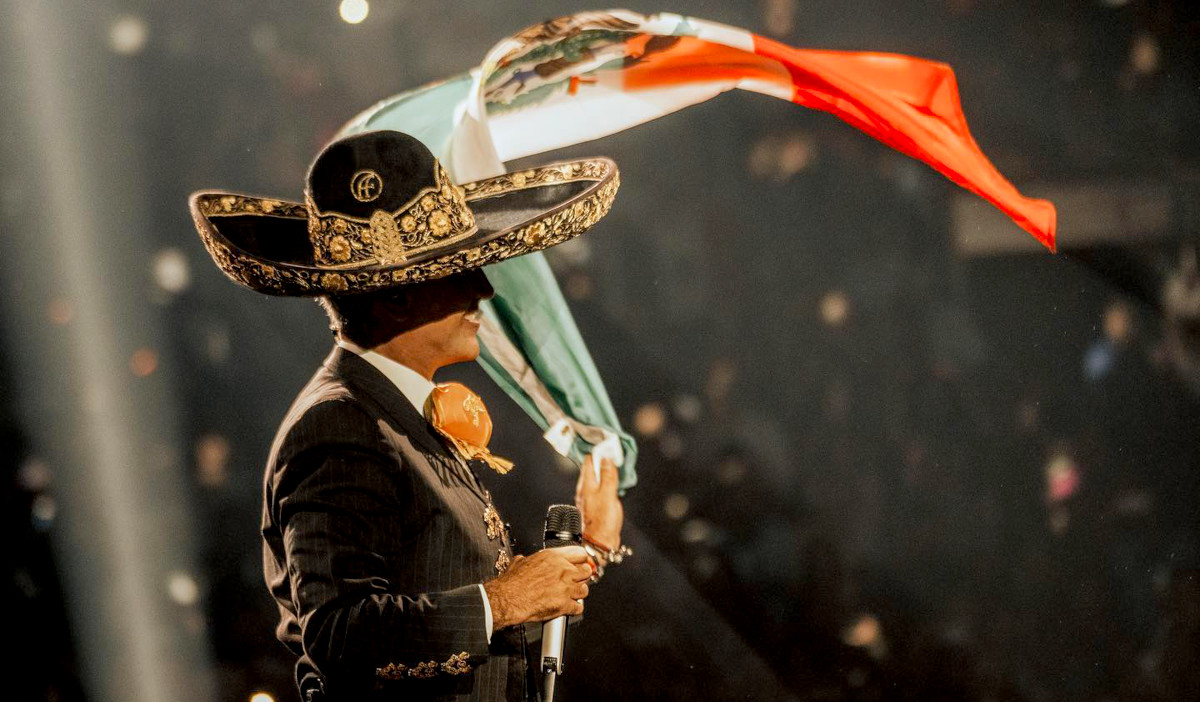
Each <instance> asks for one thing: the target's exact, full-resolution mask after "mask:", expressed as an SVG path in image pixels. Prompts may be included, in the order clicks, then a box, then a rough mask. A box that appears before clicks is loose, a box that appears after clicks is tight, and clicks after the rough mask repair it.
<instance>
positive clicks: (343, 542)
mask: <svg viewBox="0 0 1200 702" xmlns="http://www.w3.org/2000/svg"><path fill="white" fill-rule="evenodd" d="M287 470H288V471H289V472H292V473H293V475H295V474H297V473H299V474H302V475H303V477H302V479H300V480H299V481H298V482H296V483H295V487H294V488H293V489H292V490H290V491H289V493H288V494H287V495H286V496H285V497H284V498H283V499H282V500H280V503H279V518H280V524H281V525H282V527H283V535H284V548H285V552H286V556H287V566H288V577H289V579H290V581H291V586H292V598H293V600H294V602H295V604H296V608H297V616H298V618H299V620H300V627H301V638H302V642H303V645H304V650H305V653H306V654H307V655H308V656H309V658H311V659H312V661H313V663H314V664H315V665H316V667H317V669H318V670H319V671H320V672H321V673H322V675H324V676H326V677H330V676H332V677H333V678H334V679H341V680H345V681H347V682H351V681H354V682H351V684H354V683H355V682H357V683H361V684H366V682H367V681H369V680H373V679H374V678H375V677H376V675H377V674H381V672H382V674H383V675H384V676H386V677H406V676H416V677H432V675H434V674H442V673H463V672H468V671H469V667H474V666H475V665H478V664H479V663H480V662H482V660H483V659H484V658H485V657H486V656H487V649H488V639H487V634H486V632H485V623H484V622H485V612H484V602H483V598H482V597H481V595H480V592H479V586H478V585H477V584H470V583H467V584H464V585H463V586H462V587H457V588H454V589H451V590H446V591H442V592H432V593H412V594H400V593H396V592H395V591H394V588H393V585H392V583H391V582H390V581H389V580H388V578H387V575H386V574H387V572H388V569H387V564H386V563H385V561H384V556H383V555H382V554H384V553H388V552H389V551H390V550H391V549H390V548H389V544H390V543H394V542H395V541H396V540H398V539H400V538H401V535H400V534H396V533H387V530H384V529H381V528H380V526H381V525H382V524H384V523H389V522H392V523H394V522H393V520H392V518H394V516H395V514H396V511H397V510H398V509H400V507H401V506H400V503H399V496H398V494H397V492H396V490H397V486H396V483H395V476H394V472H395V471H396V468H395V466H393V465H390V464H389V463H388V462H387V460H386V459H384V458H383V457H381V456H378V455H375V454H372V453H370V452H365V451H361V450H356V449H354V448H352V447H349V446H344V445H343V446H338V447H334V448H332V449H330V450H326V451H319V452H318V451H309V452H306V453H305V454H303V455H301V456H299V457H297V459H295V460H293V461H292V462H291V464H290V465H289V466H287ZM463 653H465V654H466V656H465V657H464V656H463V655H462V654H463ZM418 666H419V667H418ZM467 666H469V667H467ZM414 671H416V672H414Z"/></svg>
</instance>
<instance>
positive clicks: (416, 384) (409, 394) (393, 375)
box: [337, 339, 433, 417]
mask: <svg viewBox="0 0 1200 702" xmlns="http://www.w3.org/2000/svg"><path fill="white" fill-rule="evenodd" d="M337 345H338V346H341V347H342V348H344V349H346V350H347V351H350V352H352V353H356V354H358V355H359V356H361V357H362V360H364V361H366V362H367V363H370V364H371V365H372V366H375V369H376V370H378V371H379V372H380V373H383V375H384V376H385V377H386V378H387V379H388V380H390V381H392V384H393V385H395V386H396V389H397V390H399V391H400V393H401V394H402V395H404V397H405V398H406V399H408V401H409V402H411V403H412V406H413V407H415V408H417V414H420V415H421V416H422V417H424V416H425V401H426V400H428V399H429V395H430V393H432V392H433V383H432V382H430V381H428V380H426V379H425V377H424V376H422V375H421V374H420V373H418V372H416V371H415V370H413V369H412V368H409V367H408V366H406V365H404V364H403V363H398V362H396V361H393V360H392V359H390V358H388V357H387V356H384V355H382V354H378V353H375V352H374V351H370V350H367V349H364V348H362V347H360V346H358V345H357V344H354V343H352V342H350V341H346V340H345V339H338V340H337Z"/></svg>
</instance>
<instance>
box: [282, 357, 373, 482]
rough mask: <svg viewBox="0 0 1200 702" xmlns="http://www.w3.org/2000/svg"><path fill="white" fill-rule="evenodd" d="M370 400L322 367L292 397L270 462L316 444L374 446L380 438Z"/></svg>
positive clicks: (286, 458) (325, 367)
mask: <svg viewBox="0 0 1200 702" xmlns="http://www.w3.org/2000/svg"><path fill="white" fill-rule="evenodd" d="M378 422H379V418H378V417H376V416H375V411H374V408H373V406H372V405H371V403H368V402H364V401H363V398H361V397H360V396H359V393H358V391H357V390H356V389H355V388H354V387H353V386H352V385H351V384H349V383H347V382H346V380H345V379H344V378H342V377H340V376H339V375H338V374H336V373H334V372H332V371H331V370H330V369H329V368H328V367H327V366H322V367H321V368H319V369H318V370H317V372H316V373H315V374H314V375H313V377H312V379H311V380H309V382H308V384H307V385H305V386H304V389H303V390H301V391H300V393H299V394H298V395H297V396H296V399H295V400H294V401H293V402H292V405H291V407H290V408H288V411H287V414H286V415H285V416H284V418H283V421H282V422H281V423H280V425H279V430H278V431H277V432H276V434H275V441H274V442H273V444H272V447H271V458H270V464H271V465H279V464H281V463H286V462H287V461H288V460H290V459H291V458H292V457H294V456H295V455H297V454H299V453H302V452H304V451H306V450H309V449H313V448H317V447H320V446H338V445H341V446H347V447H350V446H354V445H359V446H362V447H364V448H371V449H376V448H377V447H378V446H379V443H380V441H382V435H381V433H380V430H379V424H378Z"/></svg>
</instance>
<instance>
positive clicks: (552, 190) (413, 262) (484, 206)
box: [188, 158, 620, 296]
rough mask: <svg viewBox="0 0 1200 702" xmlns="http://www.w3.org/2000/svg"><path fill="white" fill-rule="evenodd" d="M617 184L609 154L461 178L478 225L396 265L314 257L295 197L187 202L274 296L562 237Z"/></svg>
mask: <svg viewBox="0 0 1200 702" xmlns="http://www.w3.org/2000/svg"><path fill="white" fill-rule="evenodd" d="M619 183H620V176H619V174H618V172H617V165H616V164H615V163H613V162H612V161H611V160H610V159H607V158H592V159H584V160H579V161H565V162H561V163H554V164H549V165H545V166H538V167H535V168H531V169H527V170H523V171H519V172H516V173H507V174H505V175H501V176H497V177H495V178H488V179H486V180H480V181H475V182H471V183H465V184H463V186H462V188H463V190H464V192H465V195H466V201H467V205H468V206H469V207H470V208H471V212H472V213H473V214H474V216H475V224H476V231H475V232H474V233H472V234H470V235H469V236H467V237H465V238H461V239H457V240H455V241H454V242H453V243H452V244H448V245H446V246H443V247H434V248H431V249H428V250H425V251H422V252H420V253H418V254H414V255H413V256H411V257H409V258H407V259H406V260H405V261H404V262H403V263H397V264H392V265H381V264H379V263H377V262H375V261H366V262H359V263H354V264H346V265H340V266H330V265H324V264H320V263H318V262H317V261H316V260H315V258H314V255H313V247H312V243H311V241H310V240H309V235H308V210H307V209H306V208H305V206H304V205H303V204H302V203H299V202H292V201H288V200H281V199H277V198H264V197H256V196H252V195H242V194H238V193H227V192H218V191H201V192H197V193H193V194H192V196H191V197H190V198H189V200H188V207H189V209H190V210H191V213H192V219H193V221H194V222H195V224H196V230H197V231H198V232H199V233H200V236H201V238H202V239H203V240H204V246H205V247H206V248H207V249H208V252H209V254H210V255H211V256H212V258H213V260H214V261H215V262H216V263H217V266H218V267H220V269H221V270H222V271H224V272H225V274H226V275H227V276H229V277H230V278H232V279H233V280H234V281H235V282H237V283H240V284H241V285H244V286H246V287H248V288H250V289H251V290H254V291H256V292H261V293H266V294H268V295H291V296H315V295H329V294H334V295H336V294H348V293H359V292H369V291H372V290H381V289H384V288H389V287H394V286H396V285H404V284H406V283H415V282H420V281H423V280H432V279H434V278H441V277H444V276H447V275H452V274H454V273H460V272H463V271H466V270H470V269H472V268H479V267H480V266H486V265H490V264H493V263H498V262H500V261H503V260H505V259H509V258H513V257H514V256H521V255H524V254H527V253H532V252H534V251H541V250H542V249H546V248H549V247H551V246H555V245H557V244H561V243H563V242H564V241H567V240H569V239H572V238H574V237H576V236H578V235H579V234H581V233H583V232H584V231H587V230H588V229H589V228H590V227H591V226H592V225H594V224H595V223H596V222H598V221H600V219H601V218H602V217H604V215H606V214H608V210H609V208H610V207H611V206H612V202H613V199H614V198H615V197H616V194H617V187H618V185H619Z"/></svg>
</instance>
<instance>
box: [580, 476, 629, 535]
mask: <svg viewBox="0 0 1200 702" xmlns="http://www.w3.org/2000/svg"><path fill="white" fill-rule="evenodd" d="M593 460H594V459H593V457H592V454H588V456H587V458H585V459H583V468H582V469H581V470H580V471H579V482H578V483H576V485H575V506H576V507H578V508H579V513H580V515H582V516H583V533H585V534H587V536H588V538H589V539H592V540H593V541H595V542H597V543H599V544H600V545H602V546H604V547H605V548H610V549H615V548H618V547H619V546H620V545H621V525H622V524H624V522H625V508H624V507H622V506H621V500H619V499H617V466H616V465H615V464H614V463H613V462H612V461H610V460H608V459H602V460H601V461H600V480H596V470H595V468H593V463H592V461H593Z"/></svg>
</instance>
